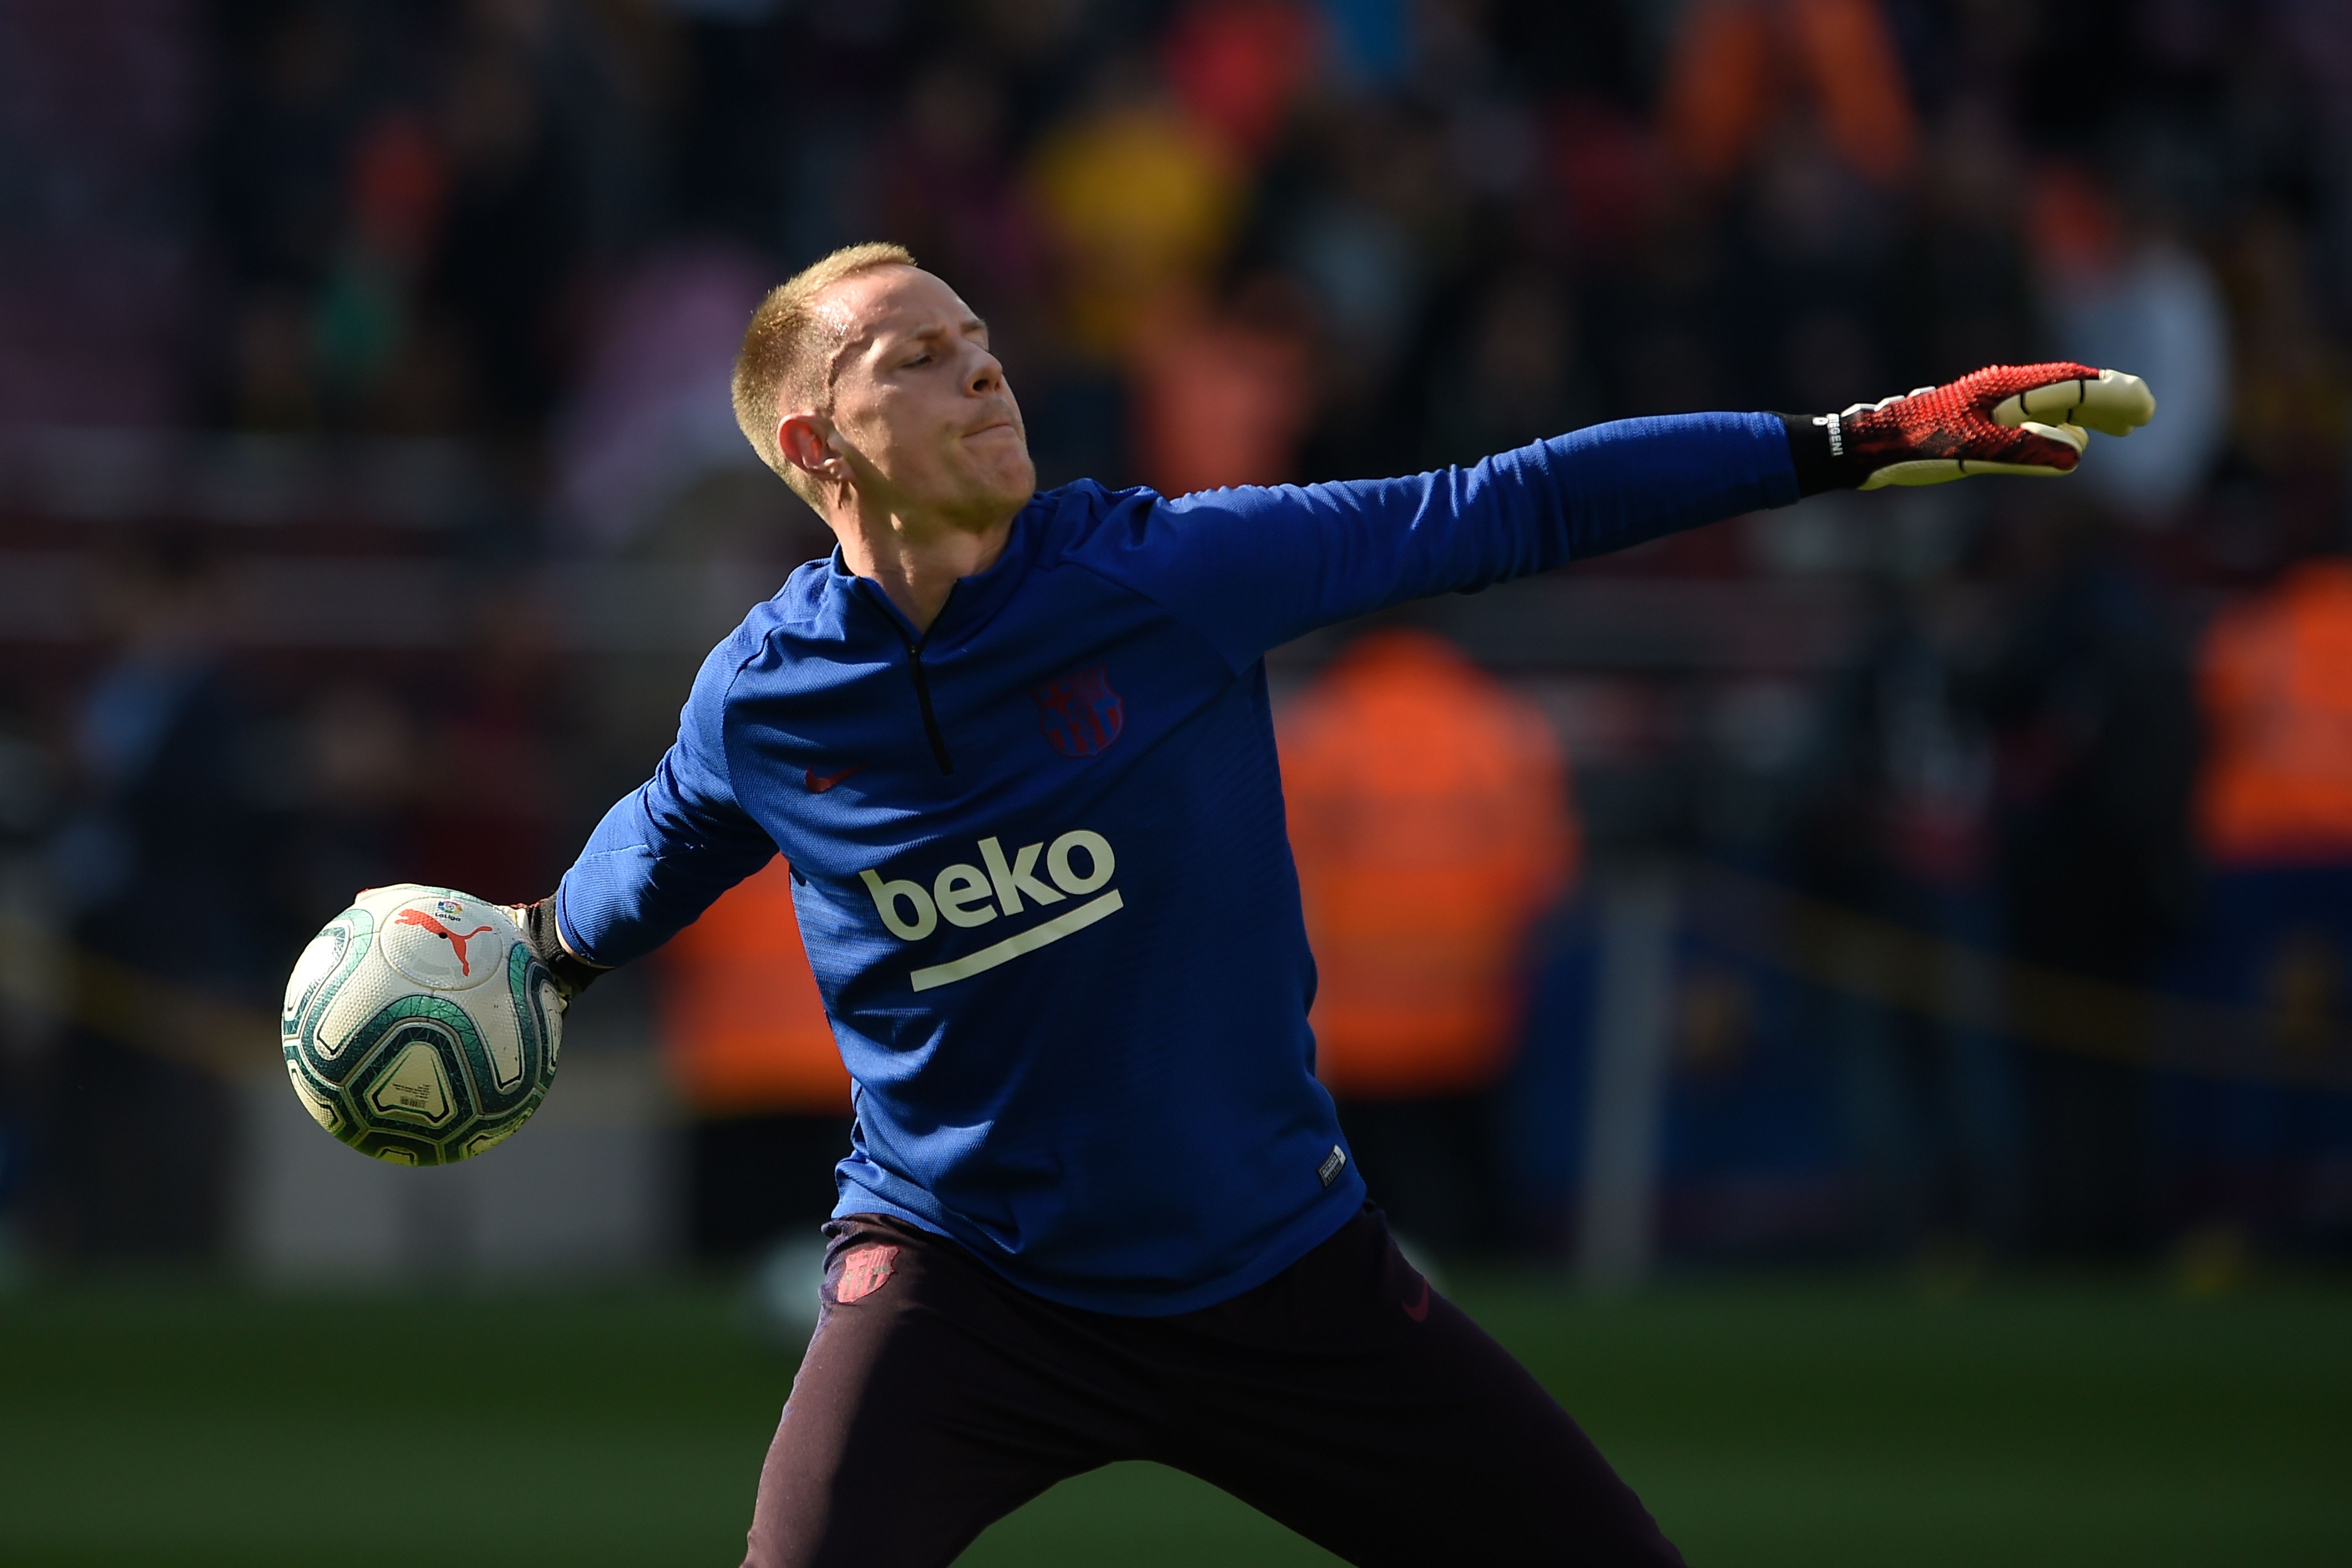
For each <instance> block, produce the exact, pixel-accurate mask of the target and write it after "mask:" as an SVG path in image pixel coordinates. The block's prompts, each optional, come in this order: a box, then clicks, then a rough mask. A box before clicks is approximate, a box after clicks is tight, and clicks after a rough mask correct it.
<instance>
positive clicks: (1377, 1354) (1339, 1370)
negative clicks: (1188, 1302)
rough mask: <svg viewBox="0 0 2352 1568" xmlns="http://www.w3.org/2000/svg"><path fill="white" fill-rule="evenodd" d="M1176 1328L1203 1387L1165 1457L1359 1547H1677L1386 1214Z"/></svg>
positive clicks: (1172, 1347) (1181, 1350) (1339, 1545)
mask: <svg viewBox="0 0 2352 1568" xmlns="http://www.w3.org/2000/svg"><path fill="white" fill-rule="evenodd" d="M1169 1331H1170V1332H1169V1352H1168V1353H1169V1360H1170V1362H1171V1363H1173V1364H1175V1365H1176V1366H1179V1367H1181V1368H1182V1369H1184V1375H1183V1376H1182V1377H1181V1380H1179V1381H1180V1383H1181V1386H1182V1387H1184V1388H1186V1389H1187V1390H1189V1391H1190V1397H1189V1398H1187V1399H1186V1400H1185V1401H1184V1403H1183V1405H1182V1407H1181V1415H1179V1416H1178V1417H1177V1418H1175V1419H1172V1420H1171V1421H1170V1422H1169V1423H1168V1424H1167V1426H1165V1428H1164V1429H1163V1434H1162V1437H1161V1445H1160V1447H1158V1448H1156V1449H1155V1451H1154V1452H1153V1454H1152V1455H1151V1457H1152V1458H1160V1459H1162V1460H1163V1461H1165V1462H1166V1463H1169V1464H1171V1465H1174V1466H1176V1467H1177V1468H1181V1469H1185V1470H1189V1471H1191V1472H1192V1473H1193V1474H1195V1475H1197V1476H1199V1477H1201V1478H1202V1479H1204V1480H1207V1481H1209V1482H1211V1483H1213V1484H1214V1485H1216V1486H1218V1487H1221V1488H1223V1489H1225V1490H1226V1491H1229V1492H1231V1493H1233V1494H1234V1496H1236V1497H1238V1498H1240V1499H1242V1500H1244V1501H1245V1502H1248V1503H1250V1504H1251V1505H1252V1506H1254V1507H1255V1508H1257V1509H1258V1510H1261V1511H1263V1512H1265V1513H1266V1514H1269V1515H1271V1516H1272V1517H1273V1518H1275V1519H1277V1520H1280V1521H1282V1522H1283V1523H1285V1524H1287V1525H1289V1526H1290V1527H1291V1528H1292V1529H1294V1530H1296V1531H1298V1532H1299V1533H1300V1534H1302V1535H1305V1536H1307V1538H1308V1539H1309V1540H1312V1541H1315V1542H1318V1543H1320V1544H1321V1545H1323V1546H1325V1547H1327V1548H1328V1549H1329V1550H1330V1551H1332V1552H1337V1553H1338V1554H1339V1555H1340V1556H1342V1557H1344V1558H1346V1559H1347V1560H1348V1561H1349V1562H1351V1563H1365V1564H1380V1563H1413V1564H1426V1563H1447V1562H1473V1561H1509V1562H1512V1563H1580V1564H1591V1565H1594V1568H1604V1565H1608V1568H1613V1565H1618V1564H1623V1565H1628V1568H1631V1565H1636V1564H1638V1565H1640V1568H1667V1565H1678V1564H1680V1563H1681V1562H1682V1557H1681V1554H1680V1553H1678V1552H1676V1551H1675V1548H1674V1547H1673V1546H1672V1545H1671V1544H1670V1543H1669V1542H1667V1541H1666V1539H1665V1537H1664V1535H1663V1534H1661V1533H1660V1531H1659V1530H1658V1527H1657V1524H1656V1522H1655V1521H1654V1520H1652V1519H1651V1517H1650V1515H1649V1512H1648V1511H1647V1510H1645V1509H1643V1506H1642V1503H1641V1500H1639V1499H1638V1498H1636V1497H1635V1496H1634V1495H1633V1490H1632V1489H1631V1488H1629V1487H1627V1486H1626V1485H1625V1484H1624V1482H1623V1481H1622V1480H1620V1479H1618V1477H1617V1475H1616V1472H1615V1471H1614V1470H1612V1468H1610V1466H1609V1463H1608V1461H1607V1460H1606V1459H1604V1458H1601V1454H1600V1452H1599V1450H1598V1449H1596V1448H1595V1447H1593V1446H1592V1443H1591V1440H1590V1439H1589V1438H1587V1437H1586V1436H1585V1435H1584V1434H1583V1432H1582V1431H1581V1430H1580V1429H1579V1428H1578V1426H1577V1425H1576V1423H1575V1422H1574V1421H1572V1420H1570V1418H1569V1415H1568V1414H1567V1412H1565V1411H1564V1410H1562V1409H1561V1408H1560V1407H1559V1405H1558V1403H1556V1402H1555V1401H1554V1400H1553V1399H1552V1398H1551V1396H1550V1395H1549V1394H1546V1393H1545V1392H1544V1390H1543V1388H1542V1386H1541V1385H1540V1384H1538V1383H1537V1382H1536V1381H1535V1379H1534V1377H1532V1376H1531V1375H1530V1374H1529V1373H1528V1372H1527V1370H1526V1369H1525V1368H1524V1367H1522V1366H1520V1365H1519V1364H1518V1363H1517V1361H1515V1360H1513V1359H1512V1357H1511V1355H1510V1353H1509V1352H1507V1351H1505V1350H1504V1349H1503V1348H1502V1347H1501V1346H1500V1345H1498V1344H1496V1342H1494V1340H1493V1339H1491V1338H1490V1337H1488V1335H1487V1334H1486V1332H1485V1331H1483V1330H1481V1329H1480V1328H1479V1327H1478V1325H1477V1324H1476V1323H1475V1322H1473V1321H1471V1320H1470V1318H1469V1317H1468V1315H1467V1314H1465V1313H1464V1312H1463V1311H1462V1310H1461V1309H1460V1308H1458V1307H1456V1306H1454V1304H1453V1303H1452V1302H1450V1301H1448V1300H1445V1299H1444V1297H1442V1296H1439V1295H1438V1294H1436V1293H1435V1292H1434V1291H1433V1290H1431V1289H1429V1288H1428V1284H1427V1281H1425V1280H1424V1279H1422V1277H1421V1276H1420V1275H1419V1274H1418V1273H1417V1272H1415V1271H1414V1269H1413V1268H1412V1266H1411V1265H1409V1264H1407V1263H1406V1262H1405V1261H1404V1259H1403V1258H1402V1256H1401V1255H1399V1253H1398V1252H1397V1250H1396V1247H1395V1246H1394V1244H1393V1243H1392V1242H1391V1240H1390V1239H1389V1236H1388V1229H1387V1226H1386V1225H1385V1223H1383V1222H1382V1221H1381V1217H1380V1215H1379V1214H1378V1212H1377V1211H1372V1210H1368V1211H1367V1212H1366V1213H1365V1214H1363V1215H1359V1216H1358V1218H1357V1219H1355V1220H1353V1221H1351V1222H1350V1223H1349V1225H1348V1226H1344V1227H1343V1228H1342V1229H1341V1230H1340V1231H1339V1234H1338V1235H1337V1236H1335V1237H1332V1238H1331V1239H1330V1240H1329V1241H1328V1242H1326V1243H1325V1244H1324V1245H1323V1246H1322V1247H1318V1248H1317V1249H1316V1250H1315V1251H1314V1252H1311V1253H1309V1254H1308V1255H1307V1257H1306V1258H1302V1259H1300V1260H1299V1262H1298V1263H1297V1265H1296V1266H1294V1268H1292V1269H1290V1270H1288V1271H1286V1273H1284V1274H1282V1275H1280V1276H1277V1277H1276V1279H1274V1280H1272V1281H1269V1282H1268V1284H1267V1285H1266V1286H1265V1287H1261V1288H1260V1289H1257V1290H1254V1291H1251V1292H1248V1293H1246V1294H1244V1296H1242V1297H1239V1298H1236V1299H1235V1300H1234V1301H1230V1302H1227V1303H1224V1304H1223V1306H1220V1307H1215V1308H1211V1309H1209V1310H1207V1311H1205V1312H1201V1313H1192V1314H1187V1315H1186V1317H1185V1318H1184V1319H1171V1320H1170V1321H1169Z"/></svg>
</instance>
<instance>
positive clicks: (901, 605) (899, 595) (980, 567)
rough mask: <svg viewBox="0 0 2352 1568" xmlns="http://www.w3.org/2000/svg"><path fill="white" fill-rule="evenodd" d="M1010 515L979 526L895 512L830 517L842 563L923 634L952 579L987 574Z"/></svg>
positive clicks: (950, 588)
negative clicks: (876, 587)
mask: <svg viewBox="0 0 2352 1568" xmlns="http://www.w3.org/2000/svg"><path fill="white" fill-rule="evenodd" d="M1013 515H1014V514H1008V515H1007V516H1005V517H1004V518H1003V519H1001V520H999V521H995V522H993V523H986V524H982V525H980V526H979V527H971V526H967V525H965V524H963V523H961V522H955V521H946V520H944V519H933V518H910V517H906V516H902V515H898V514H896V513H883V514H880V515H874V514H866V515H852V516H850V517H846V518H841V517H836V518H835V519H834V520H833V529H834V533H835V536H837V537H838V538H839V539H840V541H841V558H842V561H843V563H845V564H846V565H847V566H848V568H849V569H850V570H851V571H852V572H855V573H856V574H858V575H859V576H860V577H871V578H872V579H874V581H875V582H876V583H877V584H879V585H880V587H881V589H882V592H883V593H884V594H886V595H888V596H889V599H890V602H891V603H892V604H894V605H898V610H899V613H900V614H902V615H904V616H906V617H907V619H908V620H909V621H911V622H913V623H914V626H915V629H916V630H917V631H919V632H928V631H929V630H930V629H931V623H932V622H933V621H936V620H938V619H939V618H940V610H941V609H943V608H945V607H946V605H947V602H948V595H949V594H950V592H951V591H953V589H954V588H955V585H956V579H958V578H960V577H971V576H975V575H977V574H980V573H982V572H985V571H987V570H988V569H989V568H990V567H991V566H993V565H995V564H996V558H997V557H998V556H1000V555H1002V554H1003V553H1004V542H1005V541H1006V540H1007V539H1009V538H1011V537H1012V534H1013Z"/></svg>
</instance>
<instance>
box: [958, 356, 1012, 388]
mask: <svg viewBox="0 0 2352 1568" xmlns="http://www.w3.org/2000/svg"><path fill="white" fill-rule="evenodd" d="M1003 384H1004V366H1003V364H1002V363H999V362H998V360H997V357H996V356H995V355H994V354H992V353H989V352H988V351H987V350H986V349H982V350H981V351H980V360H979V363H976V364H974V365H973V366H972V367H971V379H970V380H969V381H967V382H966V383H965V384H964V390H965V391H967V392H971V393H980V394H985V393H991V392H994V391H995V390H996V389H997V388H998V387H1000V386H1002V385H1003Z"/></svg>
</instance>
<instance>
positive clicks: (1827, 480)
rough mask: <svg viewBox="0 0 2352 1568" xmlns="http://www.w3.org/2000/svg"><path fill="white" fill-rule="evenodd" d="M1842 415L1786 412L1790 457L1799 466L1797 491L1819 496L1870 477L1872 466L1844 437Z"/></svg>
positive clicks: (1783, 420)
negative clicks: (1855, 453) (1857, 455)
mask: <svg viewBox="0 0 2352 1568" xmlns="http://www.w3.org/2000/svg"><path fill="white" fill-rule="evenodd" d="M1837 419H1838V416H1836V415H1834V414H1830V415H1820V416H1816V415H1806V414H1783V415H1781V416H1780V424H1781V426H1782V427H1783V428H1785V429H1786V430H1787V431H1788V433H1789V459H1790V461H1791V462H1792V463H1794V464H1795V465H1796V467H1797V493H1798V494H1799V495H1800V496H1817V495H1819V494H1821V493H1822V491H1823V490H1850V489H1854V488H1856V487H1857V486H1859V485H1860V484H1861V483H1862V481H1863V480H1864V479H1868V478H1870V469H1869V468H1868V467H1866V466H1865V465H1864V464H1863V463H1862V462H1861V461H1860V460H1859V459H1857V458H1855V457H1854V456H1853V454H1852V453H1851V452H1848V451H1847V450H1846V449H1845V443H1844V441H1843V440H1842V439H1840V437H1841V436H1842V435H1843V432H1842V431H1841V430H1840V429H1839V427H1838V425H1837V423H1836V421H1837Z"/></svg>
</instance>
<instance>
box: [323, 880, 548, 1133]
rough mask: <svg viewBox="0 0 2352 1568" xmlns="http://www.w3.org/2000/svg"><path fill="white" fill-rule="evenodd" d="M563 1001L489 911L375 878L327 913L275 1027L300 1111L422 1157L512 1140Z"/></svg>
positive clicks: (542, 1083)
mask: <svg viewBox="0 0 2352 1568" xmlns="http://www.w3.org/2000/svg"><path fill="white" fill-rule="evenodd" d="M562 1016H563V1015H562V1003H561V1001H560V1000H559V999H558V996H557V993H556V989H555V983H554V981H553V979H552V978H551V976H550V975H549V974H548V973H547V970H546V968H545V966H544V965H542V964H541V963H540V962H539V961H538V960H537V959H536V958H534V957H533V956H532V955H531V952H530V944H529V943H528V942H525V941H524V940H523V935H522V932H521V931H520V929H519V928H518V927H517V926H516V925H515V923H514V921H513V920H512V919H511V918H510V917H509V915H508V914H507V913H506V911H505V910H502V909H499V907H498V906H496V905H494V904H486V903H484V902H482V901H481V900H478V899H474V898H470V897H468V896H467V895H466V894H463V893H459V892H456V891H453V890H451V889H446V888H423V887H417V886H415V885H414V884H404V885H402V886H400V887H395V888H374V889H369V890H368V891H367V892H365V893H362V895H361V896H360V899H359V901H358V902H357V903H355V904H354V905H352V908H350V909H348V910H344V911H343V912H342V913H341V914H340V915H337V916H336V917H335V918H334V919H333V920H331V921H328V922H327V925H326V928H325V929H324V930H322V931H320V933H319V934H318V936H317V937H316V938H315V939H314V940H313V941H312V942H311V943H310V946H309V947H307V948H305V949H304V950H303V952H302V956H301V958H300V959H299V961H298V962H297V963H295V965H294V972H293V973H292V975H291V976H290V977H289V979H288V981H287V985H286V1005H285V1008H284V1010H283V1012H282V1013H281V1014H280V1016H279V1029H280V1033H281V1035H282V1037H283V1044H284V1048H285V1054H286V1070H287V1072H288V1074H289V1076H290V1077H291V1078H292V1079H293V1082H294V1090H295V1093H296V1094H297V1095H298V1096H299V1098H300V1099H301V1100H302V1104H303V1108H304V1109H305V1110H309V1111H310V1115H311V1117H312V1118H313V1119H314V1120H315V1121H318V1123H319V1125H320V1126H321V1127H323V1128H325V1129H326V1130H327V1131H329V1132H331V1133H332V1134H333V1135H334V1136H335V1137H337V1138H340V1139H341V1140H342V1141H343V1142H346V1143H349V1144H350V1145H352V1147H353V1148H355V1149H358V1150H360V1151H362V1152H364V1153H368V1154H373V1155H374V1156H375V1157H376V1158H377V1159H380V1160H386V1161H391V1162H393V1163H399V1164H412V1165H435V1164H445V1163H448V1162H450V1161H454V1160H463V1159H467V1158H470V1157H471V1156H473V1155H475V1154H478V1153H480V1152H483V1151H484V1150H486V1149H488V1148H491V1147H493V1146H495V1145H496V1144H498V1143H499V1142H501V1141H503V1140H504V1139H506V1138H508V1137H509V1136H511V1135H512V1134H513V1132H514V1131H515V1130H516V1129H517V1128H519V1127H520V1126H521V1125H522V1123H523V1122H524V1121H526V1120H528V1119H529V1118H530V1114H531V1112H532V1111H534V1110H537V1109H538V1108H539V1103H540V1101H541V1099H543V1098H544V1097H545V1095H546V1093H547V1086H548V1084H549V1083H550V1082H551V1080H552V1079H553V1078H554V1076H555V1061H556V1057H557V1054H558V1051H559V1048H560V1047H561V1043H562Z"/></svg>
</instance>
